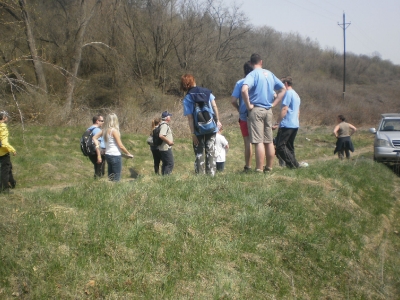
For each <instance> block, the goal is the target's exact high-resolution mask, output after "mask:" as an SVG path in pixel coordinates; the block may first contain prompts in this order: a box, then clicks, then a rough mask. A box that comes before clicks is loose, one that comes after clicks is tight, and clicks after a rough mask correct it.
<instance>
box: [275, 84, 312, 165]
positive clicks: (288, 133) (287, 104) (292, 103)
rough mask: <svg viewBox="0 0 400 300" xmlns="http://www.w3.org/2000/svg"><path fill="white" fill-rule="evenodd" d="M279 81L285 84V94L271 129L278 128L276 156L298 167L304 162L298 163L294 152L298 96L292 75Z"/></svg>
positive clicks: (298, 111)
mask: <svg viewBox="0 0 400 300" xmlns="http://www.w3.org/2000/svg"><path fill="white" fill-rule="evenodd" d="M281 81H282V82H283V84H284V85H285V88H286V90H287V91H286V94H285V97H283V100H282V104H281V112H280V114H279V117H278V121H277V123H276V124H275V125H274V126H273V127H272V129H274V130H275V129H277V128H278V127H279V130H278V135H277V136H276V139H275V142H276V156H277V157H278V158H279V159H282V160H284V161H285V163H286V166H287V167H288V168H299V167H301V166H303V165H304V166H305V163H302V164H299V163H298V162H297V160H296V156H295V154H294V140H295V138H296V135H297V131H298V129H299V115H300V102H301V101H300V97H299V95H298V94H297V93H296V91H295V90H294V89H293V88H292V77H290V76H287V77H285V78H282V79H281Z"/></svg>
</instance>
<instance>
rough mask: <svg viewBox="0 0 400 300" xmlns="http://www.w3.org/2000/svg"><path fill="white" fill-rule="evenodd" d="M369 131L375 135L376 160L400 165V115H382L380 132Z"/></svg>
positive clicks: (371, 129)
mask: <svg viewBox="0 0 400 300" xmlns="http://www.w3.org/2000/svg"><path fill="white" fill-rule="evenodd" d="M369 131H370V132H371V133H374V134H375V140H374V160H375V161H378V162H383V163H399V164H400V114H382V119H381V122H380V123H379V127H378V130H376V129H375V128H370V129H369Z"/></svg>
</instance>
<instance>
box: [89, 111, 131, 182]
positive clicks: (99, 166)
mask: <svg viewBox="0 0 400 300" xmlns="http://www.w3.org/2000/svg"><path fill="white" fill-rule="evenodd" d="M87 130H91V131H92V132H93V142H94V144H95V146H96V154H93V155H89V159H90V161H91V162H92V163H93V165H94V177H95V178H100V177H103V176H104V173H105V161H106V162H107V166H108V178H109V179H110V180H111V181H120V179H121V172H122V155H123V154H125V156H126V157H127V158H133V155H132V154H131V153H130V152H129V151H128V150H127V149H126V148H125V146H124V144H123V143H122V141H121V133H120V130H119V122H118V117H117V115H116V114H114V113H111V114H108V115H107V116H106V118H105V119H104V117H103V115H100V114H99V115H96V116H94V117H93V124H92V126H90V127H89V128H88V129H87Z"/></svg>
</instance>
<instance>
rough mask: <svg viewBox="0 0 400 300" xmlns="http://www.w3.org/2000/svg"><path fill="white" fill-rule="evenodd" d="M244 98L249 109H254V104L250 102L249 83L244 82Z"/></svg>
mask: <svg viewBox="0 0 400 300" xmlns="http://www.w3.org/2000/svg"><path fill="white" fill-rule="evenodd" d="M242 98H243V102H244V104H246V107H247V110H248V111H250V110H252V109H253V108H254V105H253V104H251V103H250V98H249V86H248V85H247V84H243V86H242Z"/></svg>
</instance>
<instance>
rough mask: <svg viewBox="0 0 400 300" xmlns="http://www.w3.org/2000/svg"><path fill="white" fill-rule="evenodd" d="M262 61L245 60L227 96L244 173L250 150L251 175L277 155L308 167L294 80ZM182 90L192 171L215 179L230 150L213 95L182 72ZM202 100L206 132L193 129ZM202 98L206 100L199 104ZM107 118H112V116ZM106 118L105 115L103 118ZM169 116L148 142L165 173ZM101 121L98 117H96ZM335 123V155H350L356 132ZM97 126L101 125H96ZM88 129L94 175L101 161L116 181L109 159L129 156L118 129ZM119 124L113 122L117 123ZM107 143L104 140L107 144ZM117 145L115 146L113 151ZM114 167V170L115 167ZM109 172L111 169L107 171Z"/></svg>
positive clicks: (170, 161) (169, 163) (170, 160)
mask: <svg viewBox="0 0 400 300" xmlns="http://www.w3.org/2000/svg"><path fill="white" fill-rule="evenodd" d="M262 65H263V61H262V59H261V57H260V55H258V54H253V55H251V57H250V60H249V61H247V62H246V63H245V64H244V66H243V70H244V78H242V79H240V80H239V81H238V82H237V83H236V85H235V87H234V90H233V92H232V98H231V103H232V105H233V106H234V107H235V108H236V110H237V111H238V112H239V126H240V129H241V133H242V137H243V141H244V158H245V166H244V171H246V172H247V171H249V170H251V169H252V167H251V158H252V148H253V146H252V145H254V148H255V158H256V167H255V171H256V172H260V173H262V172H263V173H267V172H270V171H272V167H273V160H274V157H275V156H276V157H277V158H278V159H279V161H280V165H285V166H286V167H288V168H300V167H307V166H308V164H307V163H305V162H298V161H297V159H296V155H295V147H294V141H295V138H296V135H297V132H298V129H299V116H300V104H301V100H300V97H299V95H298V94H297V93H296V91H295V90H294V89H293V79H292V77H290V76H286V77H282V78H280V79H278V78H277V77H276V76H275V75H274V74H273V73H272V72H271V71H269V70H266V69H264V68H263V66H262ZM180 86H181V90H182V91H184V92H185V93H186V95H185V97H184V99H183V102H182V104H183V115H184V116H186V117H187V120H188V125H189V129H190V133H191V139H192V146H193V152H194V155H195V162H194V170H195V173H196V174H209V175H211V176H213V175H215V173H216V171H223V170H224V163H225V155H226V151H227V150H228V148H229V144H228V141H227V140H226V138H225V137H224V136H223V135H222V124H221V122H220V118H219V111H218V107H217V104H216V102H215V96H214V95H213V94H212V92H211V91H210V90H208V89H206V88H203V87H197V85H196V81H195V78H194V77H193V75H191V74H185V75H183V76H182V77H181V83H180ZM200 98H201V99H202V101H205V103H206V105H208V107H209V109H210V111H211V114H212V115H213V121H214V123H215V126H214V127H213V128H212V129H211V131H209V132H207V133H202V132H201V131H200V130H199V128H198V127H197V126H196V121H195V112H196V105H198V99H200ZM204 99H205V100H204ZM279 103H280V111H279V114H278V117H277V121H276V122H275V123H274V117H273V113H272V108H273V107H274V106H276V105H278V104H279ZM111 116H114V118H116V116H115V115H113V114H111V115H110V117H111ZM107 117H109V116H107ZM171 117H172V114H171V113H169V112H168V111H164V112H163V113H162V114H161V117H160V118H156V119H154V120H153V121H152V126H151V127H152V131H151V135H152V134H153V132H155V130H154V129H155V128H157V127H159V129H160V130H158V131H157V134H158V135H159V136H158V138H159V139H160V140H162V143H161V144H160V145H155V144H153V143H152V136H150V137H149V138H150V140H149V141H148V143H149V144H150V150H151V152H152V155H153V161H154V172H155V173H156V174H160V164H161V163H162V166H161V174H162V175H169V174H171V173H172V170H173V168H174V156H173V152H172V146H173V145H174V139H173V132H172V129H171V127H170V122H171ZM99 118H101V116H99ZM338 118H339V120H340V123H339V124H338V125H337V126H336V127H335V129H334V134H335V136H336V137H337V138H338V140H337V146H336V149H335V153H336V152H338V153H339V158H343V157H344V154H346V157H347V158H350V152H349V151H354V147H353V144H352V143H351V139H350V135H351V134H353V133H354V132H355V131H356V130H357V129H356V128H355V127H354V126H353V125H351V124H349V123H346V122H344V121H345V118H344V116H342V115H340V116H339V117H338ZM97 122H100V123H97ZM93 123H94V124H93V126H97V127H98V130H99V132H98V133H96V135H95V138H100V139H99V141H98V145H99V147H101V148H102V149H103V148H105V151H104V150H103V151H100V152H99V154H98V155H97V159H94V158H91V160H92V162H93V164H94V165H95V176H99V175H100V174H101V172H102V173H103V174H104V165H103V166H102V167H100V165H101V164H100V163H101V162H103V161H104V157H103V154H102V153H103V152H104V153H105V160H106V161H107V162H108V165H109V176H110V175H111V174H115V175H114V176H115V180H119V178H120V171H121V168H120V164H121V163H120V160H119V161H118V164H117V163H116V158H115V157H114V155H117V154H118V155H119V157H120V153H119V152H117V151H116V150H117V149H118V148H119V149H121V150H122V151H124V152H126V153H127V154H128V155H130V154H129V152H127V150H126V149H125V147H123V145H122V143H121V141H120V137H119V128H118V125H115V123H112V122H111V120H110V122H108V123H107V121H106V127H105V128H107V130H106V131H104V132H103V133H101V132H102V131H101V130H100V128H101V125H102V123H101V120H100V121H99V119H95V118H94V119H93ZM116 124H118V122H117V123H116ZM274 130H277V135H276V138H275V139H274V137H273V131H274ZM107 139H108V140H107ZM116 146H118V147H116ZM116 164H117V165H118V166H115V165H116ZM110 170H111V171H110Z"/></svg>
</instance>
